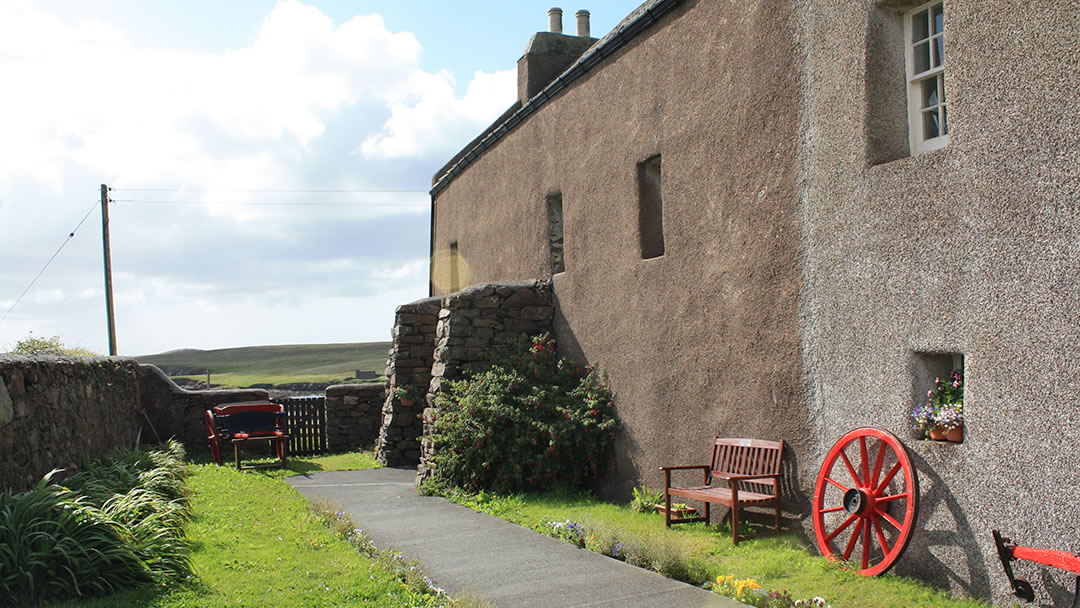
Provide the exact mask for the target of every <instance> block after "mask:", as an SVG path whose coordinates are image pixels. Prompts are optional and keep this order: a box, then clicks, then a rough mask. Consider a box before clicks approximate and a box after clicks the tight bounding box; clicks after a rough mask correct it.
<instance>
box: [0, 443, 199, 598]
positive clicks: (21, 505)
mask: <svg viewBox="0 0 1080 608" xmlns="http://www.w3.org/2000/svg"><path fill="white" fill-rule="evenodd" d="M183 455H184V450H183V446H182V445H180V444H178V443H170V444H169V446H168V447H167V449H166V450H164V451H160V452H147V451H140V450H136V451H133V452H123V451H117V452H114V453H113V454H110V455H109V456H108V457H106V458H103V459H102V460H100V461H98V462H95V463H93V464H91V465H88V466H87V467H86V468H85V469H84V470H83V471H81V472H79V473H76V474H75V475H72V476H71V477H69V478H68V479H67V480H66V481H65V483H64V484H63V485H58V484H54V483H52V479H53V477H54V476H55V474H56V473H57V471H53V472H52V473H49V474H48V475H46V476H45V477H44V478H43V479H42V480H41V481H40V482H39V483H38V485H37V486H36V487H34V489H32V490H30V491H29V492H24V493H22V494H15V493H13V492H11V491H5V492H3V493H0V608H7V607H8V606H24V605H34V604H36V603H39V602H42V601H47V600H60V599H70V598H78V597H88V596H94V595H105V594H111V593H115V592H117V591H120V590H122V589H128V588H133V587H137V586H139V585H142V584H145V583H149V582H151V581H156V582H162V583H165V582H169V581H174V580H179V579H181V578H184V577H186V576H187V575H188V574H190V573H191V562H190V559H189V553H188V546H187V541H186V539H185V535H184V525H185V524H186V523H187V521H188V520H189V519H190V508H189V506H188V500H189V492H188V490H187V487H186V485H185V483H184V475H185V473H186V468H185V467H184V465H183Z"/></svg>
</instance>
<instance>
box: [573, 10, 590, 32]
mask: <svg viewBox="0 0 1080 608" xmlns="http://www.w3.org/2000/svg"><path fill="white" fill-rule="evenodd" d="M576 16H577V35H578V36H584V37H586V38H588V37H589V11H586V10H580V11H578V12H577V15H576Z"/></svg>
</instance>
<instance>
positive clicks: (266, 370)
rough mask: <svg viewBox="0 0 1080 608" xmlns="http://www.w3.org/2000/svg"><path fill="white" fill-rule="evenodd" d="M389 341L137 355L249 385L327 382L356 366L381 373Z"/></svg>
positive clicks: (169, 369)
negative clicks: (207, 371) (208, 372)
mask: <svg viewBox="0 0 1080 608" xmlns="http://www.w3.org/2000/svg"><path fill="white" fill-rule="evenodd" d="M389 348H390V343H389V342H362V343H355V344H289V345H281V346H245V347H241V348H223V349H218V350H194V349H185V350H177V351H171V352H167V353H161V354H158V355H145V356H141V357H136V359H138V361H139V362H140V363H149V364H152V365H156V366H158V367H160V368H161V369H162V371H164V372H165V373H167V374H169V375H180V376H190V377H193V378H196V379H200V378H205V374H206V370H210V374H211V379H212V382H213V383H214V384H221V385H223V386H249V385H251V384H256V383H264V384H283V383H286V382H329V381H332V380H344V379H348V378H352V377H353V373H354V372H355V371H356V370H365V371H375V372H376V373H377V374H380V375H381V374H382V373H383V370H384V368H385V367H386V351H387V350H388V349H389Z"/></svg>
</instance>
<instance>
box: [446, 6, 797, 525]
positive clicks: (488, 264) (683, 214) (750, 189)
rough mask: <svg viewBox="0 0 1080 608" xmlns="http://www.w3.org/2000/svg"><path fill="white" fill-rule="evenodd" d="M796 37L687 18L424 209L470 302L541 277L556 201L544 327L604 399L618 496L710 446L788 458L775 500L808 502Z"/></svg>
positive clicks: (718, 18)
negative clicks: (769, 450) (650, 227)
mask: <svg viewBox="0 0 1080 608" xmlns="http://www.w3.org/2000/svg"><path fill="white" fill-rule="evenodd" d="M792 19H793V16H792V14H791V7H790V5H789V3H788V2H776V1H774V0H756V1H746V2H726V1H723V0H698V1H696V2H695V1H688V2H683V3H682V4H681V5H680V6H679V7H678V8H675V9H673V11H672V12H670V13H668V14H667V15H665V16H664V17H663V18H662V19H661V20H660V22H659V24H658V25H655V26H653V27H651V28H650V29H648V30H646V31H644V32H643V33H642V34H640V35H638V36H637V37H636V38H635V39H633V40H632V41H631V42H630V43H629V44H628V45H627V46H626V47H623V48H622V49H621V50H620V51H619V52H617V53H616V54H615V55H613V56H612V57H609V58H608V59H606V60H605V61H604V62H603V63H602V64H601V65H599V66H597V67H594V68H593V69H592V70H591V71H590V72H589V73H588V74H587V75H586V76H584V77H583V78H582V79H581V80H579V81H577V82H575V83H574V84H573V85H572V86H571V88H570V89H569V90H568V91H566V92H564V93H560V94H559V96H557V97H556V98H554V99H553V100H552V101H550V102H548V103H547V104H546V105H545V106H544V107H543V108H541V109H540V110H539V111H538V112H536V113H535V114H533V115H531V116H530V117H529V118H528V120H527V121H525V122H524V123H523V124H522V125H520V126H518V127H516V129H515V130H514V131H512V132H511V133H510V134H509V135H507V136H506V137H505V138H503V139H502V140H501V141H500V142H499V143H498V144H496V145H495V146H494V147H492V148H490V149H488V150H487V151H486V152H484V154H483V155H482V156H481V157H480V158H479V159H478V160H476V161H475V162H473V163H472V164H471V165H470V166H469V168H468V169H467V170H466V171H465V172H464V173H462V174H461V175H460V176H458V177H457V178H456V179H454V181H453V182H451V183H450V184H449V185H448V187H447V188H446V189H445V190H443V191H441V192H440V193H439V194H438V196H437V198H436V201H435V236H434V240H435V248H436V251H437V252H439V251H443V250H446V249H448V248H449V246H450V243H451V242H454V241H456V242H457V243H458V251H459V253H460V254H461V256H462V258H463V260H462V262H461V263H460V264H459V265H460V266H461V267H462V268H468V269H469V272H470V273H471V281H466V284H468V283H470V282H471V283H482V282H489V281H506V280H522V279H535V278H542V277H547V276H550V265H549V264H550V261H549V260H550V256H549V251H548V226H547V220H548V215H547V206H546V205H547V202H546V201H547V197H548V196H549V195H551V194H552V193H555V192H559V193H561V195H562V204H563V223H564V235H563V236H564V255H565V265H566V270H565V272H562V273H558V274H556V275H555V276H554V277H553V284H554V295H555V302H556V310H557V312H556V318H555V327H556V330H557V337H558V340H559V348H560V351H561V352H560V354H562V355H568V356H571V357H574V358H576V359H578V360H580V361H582V362H585V361H589V362H595V363H597V364H599V365H600V366H601V367H603V368H604V369H605V371H606V372H607V374H608V378H609V379H610V382H611V385H612V388H613V389H614V391H615V393H616V395H617V408H618V415H619V418H620V420H621V421H622V423H623V425H624V426H623V429H624V432H622V433H620V439H619V440H618V444H617V454H618V457H617V458H618V461H617V465H618V471H619V476H618V478H616V479H613V480H612V483H611V486H610V487H609V488H607V490H608V491H610V492H612V493H614V494H620V495H623V496H625V495H628V494H629V490H630V487H631V486H632V485H634V484H636V483H638V482H639V481H644V482H645V483H647V484H649V485H651V486H652V487H657V486H660V485H662V483H663V480H662V478H661V477H660V475H659V473H658V472H657V467H658V466H660V465H664V464H688V463H698V462H702V461H703V460H705V459H707V458H708V450H709V446H710V441H711V439H712V436H713V434H715V433H719V434H722V435H726V436H736V437H738V436H744V437H758V438H762V439H784V440H787V441H788V442H789V445H790V446H791V448H792V449H791V450H789V453H788V463H789V465H790V466H792V467H793V468H794V472H793V474H792V475H791V476H789V481H791V482H792V483H791V485H790V486H789V487H788V488H787V493H788V501H789V504H790V505H791V506H792V508H793V509H794V510H804V509H805V506H804V505H805V503H808V497H807V495H806V492H805V488H806V483H805V475H801V476H800V475H799V473H800V472H801V471H804V470H805V466H806V464H807V462H806V459H805V458H806V457H805V455H806V453H807V451H806V447H807V446H808V445H809V443H810V440H809V431H808V424H807V419H806V418H807V417H806V413H805V412H806V397H805V395H806V391H805V387H804V379H803V373H802V360H801V354H800V350H799V346H800V329H799V309H798V296H799V292H800V286H801V281H802V275H801V269H800V257H799V255H800V252H799V236H800V231H799V224H798V215H797V213H798V205H797V202H798V199H797V195H796V186H795V178H796V168H797V166H796V163H795V153H796V146H797V143H798V136H799V133H798V120H797V119H798V111H799V108H798V105H797V104H798V101H799V89H798V79H797V76H796V60H795V56H794V48H793V42H792V39H793V32H792V27H793V25H792ZM656 154H660V155H661V159H662V163H661V164H662V169H661V172H662V199H663V231H664V255H662V256H660V257H656V258H652V259H642V255H641V250H640V238H639V217H640V216H639V191H638V183H637V180H638V164H639V163H641V162H642V161H645V160H647V159H649V158H650V157H653V156H654V155H656ZM476 218H483V219H484V221H483V222H478V221H477V220H476ZM460 274H462V275H464V274H465V273H464V272H461V273H460ZM436 287H437V288H438V287H439V286H438V285H436ZM811 483H812V478H811Z"/></svg>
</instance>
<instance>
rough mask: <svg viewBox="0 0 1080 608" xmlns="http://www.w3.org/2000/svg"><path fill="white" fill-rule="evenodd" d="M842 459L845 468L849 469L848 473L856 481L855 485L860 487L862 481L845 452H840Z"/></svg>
mask: <svg viewBox="0 0 1080 608" xmlns="http://www.w3.org/2000/svg"><path fill="white" fill-rule="evenodd" d="M840 458H843V459H844V466H846V467H847V470H848V473H851V478H852V479H853V480H854V481H855V485H856V486H858V485H859V483H860V482H861V481H862V480H861V479H859V474H858V473H856V472H855V467H853V466H851V461H850V460H848V457H847V454H846V453H844V451H843V450H840Z"/></svg>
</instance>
